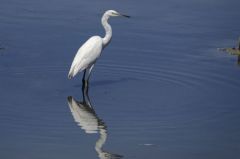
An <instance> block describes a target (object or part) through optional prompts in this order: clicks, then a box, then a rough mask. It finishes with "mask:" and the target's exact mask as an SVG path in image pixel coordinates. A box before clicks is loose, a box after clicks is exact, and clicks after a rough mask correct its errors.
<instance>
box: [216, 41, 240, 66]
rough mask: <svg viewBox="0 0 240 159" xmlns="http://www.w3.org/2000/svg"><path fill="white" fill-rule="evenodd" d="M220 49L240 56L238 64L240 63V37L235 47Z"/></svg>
mask: <svg viewBox="0 0 240 159" xmlns="http://www.w3.org/2000/svg"><path fill="white" fill-rule="evenodd" d="M218 50H219V51H224V52H227V53H229V54H230V55H237V56H238V64H240V37H239V39H238V43H237V46H236V47H233V48H218Z"/></svg>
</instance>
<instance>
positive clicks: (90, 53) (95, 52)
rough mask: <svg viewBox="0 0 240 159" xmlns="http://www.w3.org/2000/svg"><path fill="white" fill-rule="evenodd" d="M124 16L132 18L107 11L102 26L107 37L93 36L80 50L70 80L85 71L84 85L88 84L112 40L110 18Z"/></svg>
mask: <svg viewBox="0 0 240 159" xmlns="http://www.w3.org/2000/svg"><path fill="white" fill-rule="evenodd" d="M115 16H123V17H127V18H129V17H130V16H127V15H123V14H120V13H118V12H117V11H114V10H108V11H106V12H105V13H104V14H103V16H102V25H103V27H104V29H105V31H106V34H105V36H104V37H103V38H102V37H100V36H92V37H91V38H89V39H88V40H87V41H86V42H85V43H84V44H83V45H82V46H81V47H80V48H79V50H78V52H77V53H76V55H75V57H74V60H73V62H72V65H71V68H70V71H69V73H68V78H69V79H71V78H73V77H74V76H75V75H76V74H77V73H78V72H81V71H83V70H84V75H83V78H82V80H83V84H85V82H86V83H88V80H89V77H90V74H91V71H92V69H93V67H94V64H95V62H96V60H97V59H98V58H99V56H100V55H101V52H102V50H103V49H104V48H105V47H106V46H107V45H108V44H109V42H110V41H111V38H112V27H111V26H110V25H109V23H108V19H109V18H110V17H115Z"/></svg>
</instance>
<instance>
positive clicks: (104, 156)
mask: <svg viewBox="0 0 240 159" xmlns="http://www.w3.org/2000/svg"><path fill="white" fill-rule="evenodd" d="M82 94H83V101H77V100H75V99H74V98H73V97H72V96H69V97H68V105H69V108H70V110H71V112H72V115H73V118H74V120H75V122H76V123H77V124H78V126H80V127H81V129H83V130H84V131H85V133H87V134H93V133H99V139H98V140H97V141H96V144H95V150H96V152H97V154H98V157H99V158H100V159H120V158H122V157H123V156H121V155H117V154H113V153H110V152H107V151H105V150H103V145H104V144H105V142H106V140H107V126H106V124H105V123H104V122H103V120H102V119H100V118H99V117H98V116H97V114H96V112H95V110H94V109H93V107H92V105H91V102H90V99H89V96H88V87H87V86H83V88H82Z"/></svg>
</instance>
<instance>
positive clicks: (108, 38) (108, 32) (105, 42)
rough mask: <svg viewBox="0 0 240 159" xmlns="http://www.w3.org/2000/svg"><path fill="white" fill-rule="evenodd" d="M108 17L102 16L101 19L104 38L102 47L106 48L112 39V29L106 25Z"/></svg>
mask: <svg viewBox="0 0 240 159" xmlns="http://www.w3.org/2000/svg"><path fill="white" fill-rule="evenodd" d="M108 19H109V15H107V14H104V15H103V17H102V25H103V28H104V29H105V32H106V34H105V36H104V38H103V47H105V46H107V45H108V44H109V42H110V41H111V38H112V27H111V26H110V25H109V24H108Z"/></svg>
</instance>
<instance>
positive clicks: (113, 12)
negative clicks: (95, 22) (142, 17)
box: [105, 10, 130, 18]
mask: <svg viewBox="0 0 240 159" xmlns="http://www.w3.org/2000/svg"><path fill="white" fill-rule="evenodd" d="M105 14H107V15H108V16H111V17H117V16H122V17H126V18H130V16H128V15H125V14H120V13H119V12H117V11H115V10H108V11H106V12H105Z"/></svg>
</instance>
